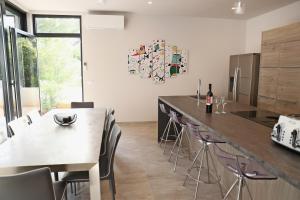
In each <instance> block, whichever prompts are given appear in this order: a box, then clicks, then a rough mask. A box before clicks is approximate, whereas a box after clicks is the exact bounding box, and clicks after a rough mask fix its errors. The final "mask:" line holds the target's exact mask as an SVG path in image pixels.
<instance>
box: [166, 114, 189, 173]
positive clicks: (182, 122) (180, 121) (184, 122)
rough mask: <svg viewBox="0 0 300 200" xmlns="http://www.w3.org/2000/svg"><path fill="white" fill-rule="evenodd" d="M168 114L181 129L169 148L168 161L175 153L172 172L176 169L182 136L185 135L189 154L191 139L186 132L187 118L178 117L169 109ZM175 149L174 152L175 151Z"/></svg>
mask: <svg viewBox="0 0 300 200" xmlns="http://www.w3.org/2000/svg"><path fill="white" fill-rule="evenodd" d="M170 114H171V118H172V120H173V121H174V122H175V123H177V124H179V125H180V127H181V130H180V132H179V133H178V136H177V138H176V141H175V143H174V145H173V147H172V149H171V152H170V157H169V161H171V158H172V156H173V154H175V162H174V168H173V170H174V172H175V171H176V167H177V161H178V157H179V152H180V151H182V138H183V136H186V138H187V140H188V149H189V156H190V155H191V146H192V145H191V140H190V137H189V134H188V132H187V127H186V125H187V119H184V118H183V117H179V116H177V113H176V112H174V111H172V110H171V111H170ZM176 147H177V150H176ZM175 151H176V152H175Z"/></svg>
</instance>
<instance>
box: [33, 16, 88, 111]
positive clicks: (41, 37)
mask: <svg viewBox="0 0 300 200" xmlns="http://www.w3.org/2000/svg"><path fill="white" fill-rule="evenodd" d="M33 25H34V27H33V29H34V35H36V36H37V48H38V64H39V71H40V91H41V104H42V106H41V107H42V111H43V112H45V111H47V110H49V109H51V108H55V107H56V108H64V107H69V106H70V103H71V102H72V101H82V100H83V94H82V93H83V91H82V53H81V17H80V16H58V15H34V16H33Z"/></svg>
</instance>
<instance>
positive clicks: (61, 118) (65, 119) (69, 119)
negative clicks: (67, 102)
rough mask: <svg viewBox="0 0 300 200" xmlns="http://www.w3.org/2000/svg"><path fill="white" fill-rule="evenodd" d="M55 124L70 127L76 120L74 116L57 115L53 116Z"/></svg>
mask: <svg viewBox="0 0 300 200" xmlns="http://www.w3.org/2000/svg"><path fill="white" fill-rule="evenodd" d="M53 118H54V121H55V123H57V124H58V125H61V126H70V125H71V124H73V123H74V122H75V121H76V120H77V115H76V114H69V113H57V114H55V115H54V116H53Z"/></svg>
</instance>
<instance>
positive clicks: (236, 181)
mask: <svg viewBox="0 0 300 200" xmlns="http://www.w3.org/2000/svg"><path fill="white" fill-rule="evenodd" d="M238 182H239V179H238V178H237V179H236V180H235V181H234V183H233V184H232V185H231V187H230V188H229V190H228V191H227V193H226V194H225V196H224V198H223V200H226V199H227V197H228V196H229V194H230V192H231V191H232V190H233V188H234V187H235V186H236V184H238Z"/></svg>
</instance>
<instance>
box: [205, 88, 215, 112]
mask: <svg viewBox="0 0 300 200" xmlns="http://www.w3.org/2000/svg"><path fill="white" fill-rule="evenodd" d="M211 87H212V86H211V83H210V84H209V85H208V92H207V95H206V113H212V108H213V102H214V100H213V96H214V94H213V93H212V91H211Z"/></svg>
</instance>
